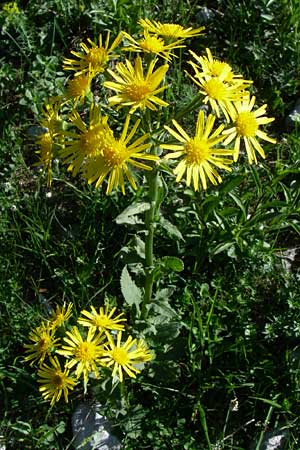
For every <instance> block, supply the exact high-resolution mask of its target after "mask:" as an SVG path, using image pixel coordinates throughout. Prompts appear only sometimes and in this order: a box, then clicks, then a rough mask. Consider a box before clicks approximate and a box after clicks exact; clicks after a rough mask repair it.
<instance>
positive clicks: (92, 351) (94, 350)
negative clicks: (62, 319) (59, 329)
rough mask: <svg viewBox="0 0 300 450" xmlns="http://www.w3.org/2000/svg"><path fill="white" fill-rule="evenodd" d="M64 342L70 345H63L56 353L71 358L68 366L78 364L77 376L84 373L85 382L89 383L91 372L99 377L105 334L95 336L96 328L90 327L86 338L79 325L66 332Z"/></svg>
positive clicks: (69, 367)
mask: <svg viewBox="0 0 300 450" xmlns="http://www.w3.org/2000/svg"><path fill="white" fill-rule="evenodd" d="M66 335H67V336H66V337H64V342H65V343H66V344H68V345H63V346H62V348H61V349H60V350H57V352H56V353H58V354H59V355H62V356H65V357H66V358H68V359H69V358H70V361H69V362H67V364H66V368H67V369H71V368H72V367H74V366H76V370H75V376H76V378H80V376H81V375H82V374H83V378H84V383H85V384H87V382H88V377H89V373H93V374H94V375H95V377H96V378H99V370H98V364H99V358H100V357H101V356H102V354H103V345H102V343H103V340H104V338H105V336H104V335H101V334H100V333H98V334H97V335H96V336H95V330H94V329H92V328H89V330H88V334H87V337H86V339H83V337H82V336H81V334H80V331H79V330H78V328H77V327H73V328H72V330H71V331H67V332H66Z"/></svg>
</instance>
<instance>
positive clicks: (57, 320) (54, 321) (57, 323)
mask: <svg viewBox="0 0 300 450" xmlns="http://www.w3.org/2000/svg"><path fill="white" fill-rule="evenodd" d="M72 308H73V303H69V304H68V306H66V303H65V302H64V304H63V305H62V306H56V311H53V314H52V317H51V320H50V326H52V327H53V328H59V327H61V326H62V325H63V324H64V323H65V322H66V321H67V320H68V319H69V318H70V316H71V314H72Z"/></svg>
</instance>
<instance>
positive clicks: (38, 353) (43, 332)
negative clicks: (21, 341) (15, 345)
mask: <svg viewBox="0 0 300 450" xmlns="http://www.w3.org/2000/svg"><path fill="white" fill-rule="evenodd" d="M29 340H30V341H32V342H33V343H32V344H25V345H24V347H25V348H26V353H28V356H26V358H25V361H31V365H32V364H33V363H34V362H35V361H38V363H39V364H42V363H43V361H44V359H45V357H46V356H47V355H48V356H49V355H50V354H51V352H52V351H53V350H55V346H56V344H57V342H58V341H59V339H55V337H54V330H53V328H52V327H51V326H50V325H49V323H46V322H43V323H42V324H41V325H40V326H39V327H37V328H35V329H34V330H32V331H31V332H30V333H29Z"/></svg>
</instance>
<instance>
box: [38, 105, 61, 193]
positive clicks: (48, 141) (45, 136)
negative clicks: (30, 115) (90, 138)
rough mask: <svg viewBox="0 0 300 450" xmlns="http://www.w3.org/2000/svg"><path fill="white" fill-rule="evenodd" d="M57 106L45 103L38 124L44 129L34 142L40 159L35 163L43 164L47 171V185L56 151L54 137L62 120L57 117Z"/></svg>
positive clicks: (49, 184) (58, 106) (49, 181)
mask: <svg viewBox="0 0 300 450" xmlns="http://www.w3.org/2000/svg"><path fill="white" fill-rule="evenodd" d="M59 108H60V104H59V103H53V102H51V101H49V102H46V103H45V105H44V106H43V108H42V119H41V120H40V122H39V124H40V125H41V126H42V127H43V128H44V129H45V130H46V131H45V133H42V134H40V135H39V136H38V137H37V139H36V144H37V145H38V147H39V150H38V151H37V152H36V153H37V154H38V155H39V158H40V161H39V162H38V163H36V164H35V165H40V164H42V165H43V167H44V170H45V172H46V173H47V186H51V183H52V162H53V159H54V157H55V153H56V143H55V137H56V136H57V135H58V133H59V131H60V129H61V124H62V120H61V118H60V117H59Z"/></svg>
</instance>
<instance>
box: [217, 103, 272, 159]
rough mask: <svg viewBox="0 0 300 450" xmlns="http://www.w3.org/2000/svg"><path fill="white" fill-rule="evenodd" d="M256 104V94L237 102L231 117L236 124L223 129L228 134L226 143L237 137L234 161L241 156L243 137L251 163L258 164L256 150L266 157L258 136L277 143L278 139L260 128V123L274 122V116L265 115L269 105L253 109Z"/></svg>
mask: <svg viewBox="0 0 300 450" xmlns="http://www.w3.org/2000/svg"><path fill="white" fill-rule="evenodd" d="M254 104H255V97H254V96H253V97H252V98H250V96H249V97H248V98H247V99H245V100H243V101H240V102H236V103H235V105H234V110H233V111H232V112H231V114H230V116H231V119H232V121H233V122H234V126H233V127H231V128H229V129H228V130H224V131H223V134H224V135H228V136H227V138H226V140H225V141H224V145H227V144H229V143H230V142H232V141H233V140H234V139H235V145H234V161H237V160H238V157H239V153H240V143H241V138H242V139H243V141H244V144H245V148H246V152H247V156H248V160H249V163H250V164H252V163H253V162H255V163H256V164H257V159H256V153H255V150H256V151H257V152H258V153H259V154H260V156H261V157H262V158H265V153H264V150H263V148H262V147H261V145H260V144H259V142H258V140H257V137H259V138H261V139H263V140H264V141H268V142H271V143H272V144H275V143H276V139H273V138H271V137H269V136H268V135H267V134H266V133H265V132H264V131H262V130H260V129H259V126H260V125H265V124H267V123H270V122H273V120H275V119H274V118H273V117H266V116H264V114H265V113H266V108H267V105H262V106H261V107H260V108H258V109H256V110H255V111H252V110H253V107H254ZM261 116H263V117H261Z"/></svg>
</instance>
